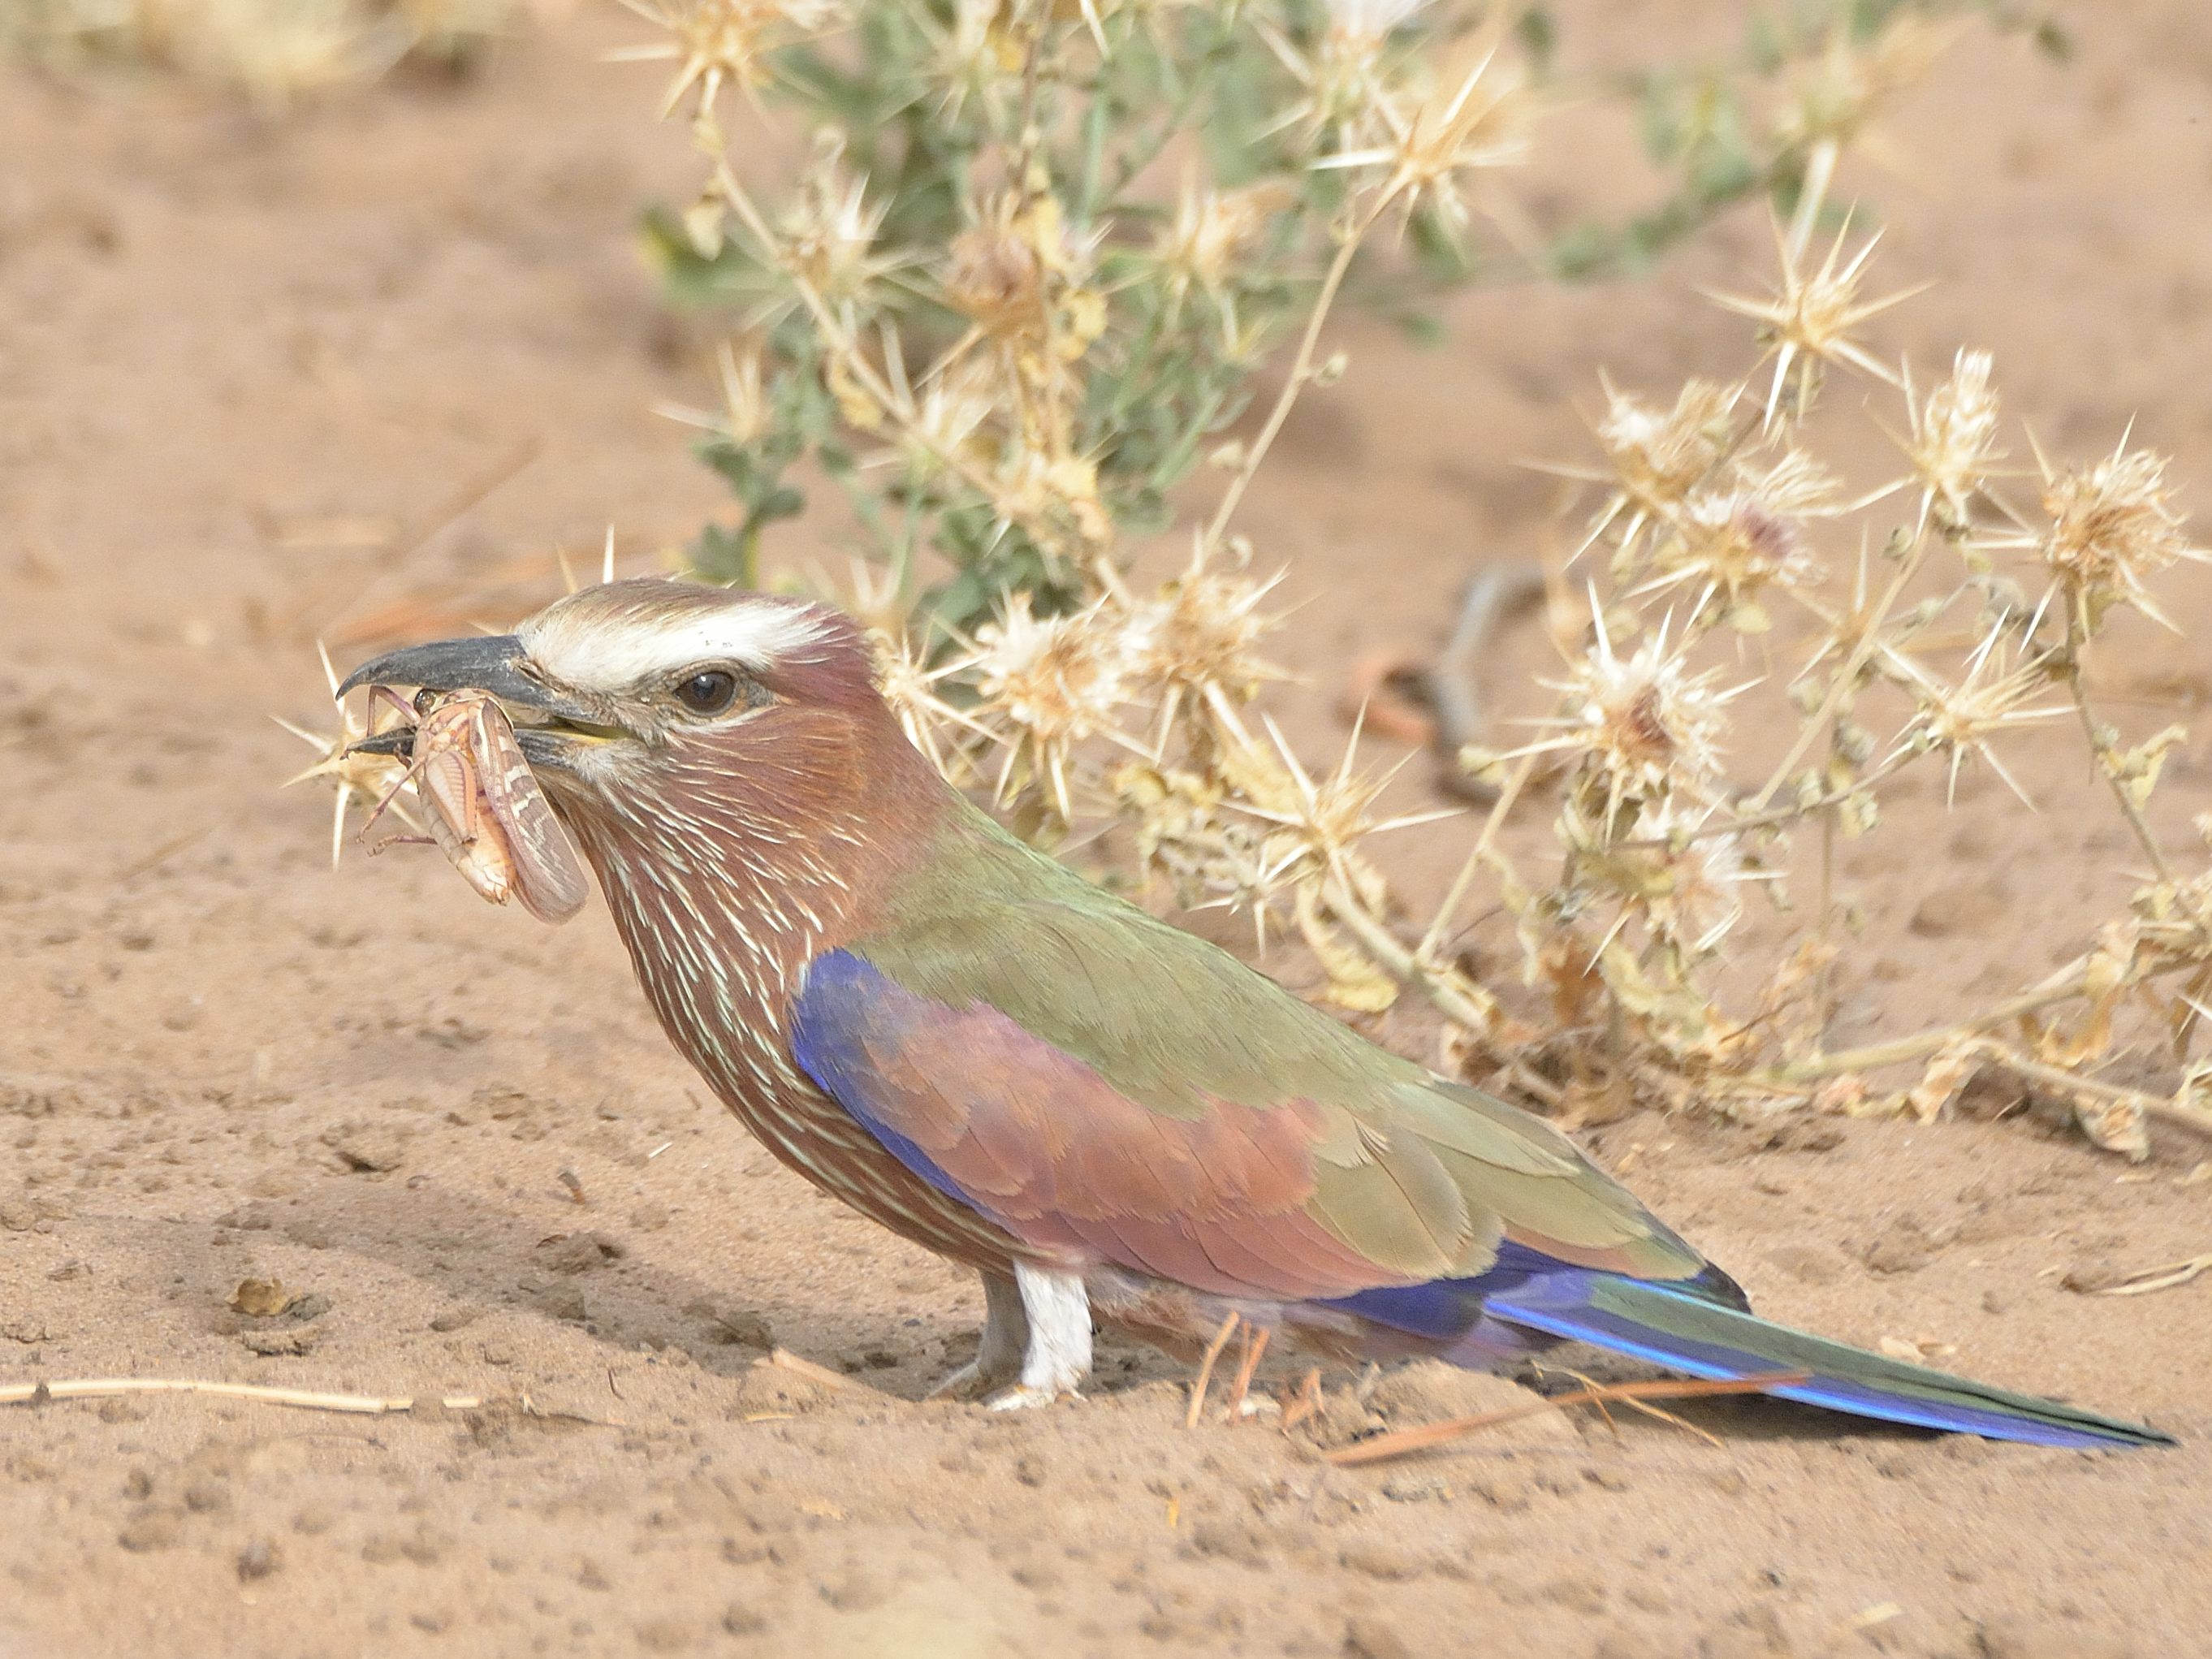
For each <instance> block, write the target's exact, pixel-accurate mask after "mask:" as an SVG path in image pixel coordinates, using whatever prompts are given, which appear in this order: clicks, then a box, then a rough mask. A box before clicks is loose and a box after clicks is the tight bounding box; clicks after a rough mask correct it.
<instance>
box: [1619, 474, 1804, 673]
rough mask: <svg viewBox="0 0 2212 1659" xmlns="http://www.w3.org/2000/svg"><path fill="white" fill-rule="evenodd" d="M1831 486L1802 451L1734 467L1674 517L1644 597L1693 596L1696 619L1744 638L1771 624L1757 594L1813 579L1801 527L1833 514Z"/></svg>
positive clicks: (1686, 504)
mask: <svg viewBox="0 0 2212 1659" xmlns="http://www.w3.org/2000/svg"><path fill="white" fill-rule="evenodd" d="M1835 495H1836V479H1835V476H1834V474H1832V473H1831V472H1830V471H1828V470H1827V469H1826V467H1825V466H1823V465H1820V462H1819V461H1817V460H1815V459H1814V458H1813V457H1812V456H1810V455H1808V454H1807V453H1805V452H1804V451H1802V450H1798V449H1793V450H1790V451H1789V452H1787V453H1784V455H1783V456H1782V458H1781V459H1779V460H1778V461H1776V462H1775V463H1774V464H1773V465H1771V466H1769V467H1765V468H1760V467H1758V466H1754V465H1750V464H1748V463H1739V464H1738V465H1736V467H1735V469H1734V477H1732V478H1731V479H1730V480H1729V482H1728V483H1725V484H1722V485H1716V486H1714V487H1711V488H1707V489H1699V490H1698V491H1696V492H1695V493H1693V494H1692V495H1691V496H1690V498H1689V499H1688V500H1687V501H1685V502H1683V504H1682V506H1681V507H1680V510H1679V511H1678V512H1677V513H1675V514H1674V518H1673V520H1672V523H1671V525H1670V530H1671V532H1672V533H1671V534H1669V535H1668V537H1667V538H1666V539H1665V540H1664V541H1662V543H1661V544H1660V545H1659V548H1658V550H1657V551H1656V554H1655V556H1654V562H1655V564H1656V566H1657V568H1658V573H1659V574H1657V575H1656V577H1655V578H1654V579H1653V580H1652V581H1651V582H1650V583H1649V584H1648V585H1647V586H1646V588H1645V590H1644V591H1646V592H1656V591H1658V590H1660V589H1662V588H1667V587H1671V586H1678V585H1679V586H1685V587H1688V588H1691V589H1692V590H1694V593H1695V603H1694V606H1693V614H1695V615H1696V616H1698V617H1699V618H1701V619H1704V620H1708V621H1712V622H1717V623H1723V624H1725V625H1726V626H1728V627H1730V628H1733V629H1735V630H1736V631H1737V632H1739V633H1743V634H1762V633H1765V631H1766V629H1768V627H1769V626H1771V618H1770V617H1769V616H1768V614H1767V611H1766V608H1765V605H1763V604H1762V603H1761V602H1760V597H1759V596H1760V594H1761V593H1762V592H1764V591H1765V589H1766V588H1767V587H1769V586H1779V587H1784V588H1788V587H1796V586H1803V585H1805V584H1807V583H1809V582H1812V581H1814V580H1818V577H1819V574H1820V567H1819V565H1818V564H1817V562H1815V561H1814V558H1813V556H1812V554H1811V552H1810V550H1808V547H1807V545H1806V541H1805V534H1804V522H1803V521H1804V520H1806V519H1807V518H1809V517H1814V516H1819V515H1821V514H1825V513H1832V512H1833V511H1834V510H1835V508H1834V501H1835Z"/></svg>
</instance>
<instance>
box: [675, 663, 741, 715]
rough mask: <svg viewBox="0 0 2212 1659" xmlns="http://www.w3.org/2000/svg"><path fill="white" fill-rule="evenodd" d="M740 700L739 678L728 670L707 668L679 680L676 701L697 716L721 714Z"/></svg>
mask: <svg viewBox="0 0 2212 1659" xmlns="http://www.w3.org/2000/svg"><path fill="white" fill-rule="evenodd" d="M737 700H738V677H737V676H736V675H735V674H732V673H731V672H730V671H728V670H726V669H722V668H705V669H702V670H701V671H699V672H697V673H696V674H694V675H692V676H691V677H690V678H689V679H685V680H679V681H678V683H677V686H676V701H677V702H680V703H682V704H683V705H684V707H685V708H688V709H690V711H691V712H692V713H693V714H722V713H724V712H725V711H726V710H727V709H728V708H729V707H730V705H731V704H732V703H733V702H736V701H737Z"/></svg>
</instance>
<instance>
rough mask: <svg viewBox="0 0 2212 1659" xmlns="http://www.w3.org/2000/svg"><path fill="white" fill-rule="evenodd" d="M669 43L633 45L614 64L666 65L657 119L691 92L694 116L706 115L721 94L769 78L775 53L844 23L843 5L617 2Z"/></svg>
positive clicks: (770, 0) (840, 0) (820, 1)
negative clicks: (669, 73)
mask: <svg viewBox="0 0 2212 1659" xmlns="http://www.w3.org/2000/svg"><path fill="white" fill-rule="evenodd" d="M622 3H623V5H624V6H626V7H628V8H629V9H630V10H632V11H634V12H635V13H636V14H637V15H639V16H641V17H642V18H645V19H646V20H647V21H649V22H653V23H658V24H659V26H660V27H663V28H665V29H666V30H667V31H668V32H669V33H670V34H671V35H672V36H674V37H675V38H674V39H673V40H667V41H663V42H659V43H656V44H654V45H653V46H635V47H631V48H629V49H627V50H625V51H623V52H617V53H615V54H614V56H615V57H617V58H621V59H625V60H628V61H631V62H649V61H652V60H653V59H666V58H672V59H674V60H675V62H676V66H677V67H676V76H675V78H674V79H673V80H672V81H671V82H669V86H668V93H667V95H666V96H665V98H664V99H663V100H661V106H660V112H661V113H662V114H663V115H669V114H672V113H673V112H675V111H676V109H677V108H678V106H680V105H681V104H682V103H683V102H684V99H685V98H686V97H687V96H688V95H690V94H691V93H692V92H694V91H695V90H696V92H697V94H698V102H697V105H696V112H697V113H698V114H700V115H702V116H711V115H712V114H713V112H714V104H715V100H717V99H719V98H720V96H721V94H722V88H725V87H731V86H734V87H737V88H740V89H745V90H749V89H750V88H753V87H756V86H758V85H759V84H760V83H761V82H763V81H765V80H766V79H767V78H768V73H769V71H768V61H767V60H768V58H769V55H770V54H771V53H773V52H775V50H776V48H777V47H779V46H787V45H789V44H790V43H791V42H793V40H804V39H805V38H807V37H808V36H810V35H816V34H821V33H825V32H826V31H828V30H829V29H832V28H835V27H837V26H838V25H840V24H841V23H842V22H843V21H845V17H846V15H847V12H848V5H847V3H846V0H653V3H647V0H622Z"/></svg>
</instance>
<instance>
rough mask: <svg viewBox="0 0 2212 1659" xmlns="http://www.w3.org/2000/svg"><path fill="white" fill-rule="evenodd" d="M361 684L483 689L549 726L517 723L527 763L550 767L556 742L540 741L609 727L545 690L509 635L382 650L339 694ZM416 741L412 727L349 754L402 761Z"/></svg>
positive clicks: (343, 683)
mask: <svg viewBox="0 0 2212 1659" xmlns="http://www.w3.org/2000/svg"><path fill="white" fill-rule="evenodd" d="M363 685H411V686H414V687H415V688H416V689H417V690H423V691H482V692H485V693H487V694H489V696H495V697H496V698H498V699H499V701H500V702H501V703H502V704H504V705H506V706H507V708H508V709H509V710H510V711H513V712H517V713H521V714H525V715H526V716H530V715H534V716H537V717H538V718H539V719H542V720H544V721H546V722H548V724H546V725H544V726H539V725H538V724H536V723H535V722H533V721H532V720H527V719H526V720H518V721H517V722H516V726H515V738H516V740H517V741H518V742H519V743H520V744H521V745H522V751H523V753H524V755H525V756H526V757H528V758H529V759H530V760H532V762H539V761H544V762H554V761H556V759H557V758H558V747H557V744H556V743H555V742H552V741H540V740H539V739H541V738H544V739H552V738H555V736H556V733H561V732H562V730H563V728H569V729H571V730H574V731H576V734H577V735H581V734H582V733H583V732H591V733H592V734H594V735H602V734H605V732H606V730H607V728H606V727H605V726H603V725H601V724H600V722H601V720H602V718H603V717H602V716H601V715H600V714H599V711H597V710H596V709H593V708H589V707H587V706H586V705H585V704H583V703H581V702H578V701H577V700H576V699H575V698H574V697H573V696H569V695H568V693H567V692H565V691H562V690H559V689H558V688H557V687H555V686H551V685H548V684H546V683H545V682H544V680H542V679H539V678H538V677H537V675H536V674H534V673H533V672H532V671H531V664H530V653H528V652H527V651H526V649H525V648H524V647H523V643H522V641H521V640H520V639H519V638H517V637H516V636H515V635H513V634H489V635H480V636H477V635H472V636H470V637H467V638H464V639H458V640H435V641H432V642H431V643H429V644H428V645H410V646H406V647H403V648H401V649H399V650H398V651H387V652H386V653H384V655H382V656H380V657H372V658H370V659H369V660H368V661H367V662H365V663H363V664H362V665H361V666H360V667H358V668H356V669H355V670H354V671H353V672H352V673H350V674H349V675H347V676H346V677H345V678H343V680H340V681H339V682H338V689H337V695H338V696H341V697H343V696H345V695H346V693H347V692H349V691H351V690H354V689H356V687H358V686H363ZM414 736H415V734H414V729H413V728H412V727H411V726H395V727H393V728H392V729H391V730H389V731H386V732H378V733H376V734H375V735H374V736H373V737H368V738H363V739H362V741H361V742H359V743H357V744H354V745H353V748H352V750H351V752H353V753H355V754H368V755H399V756H402V757H404V756H406V755H407V754H409V753H410V750H411V749H412V747H413V744H414Z"/></svg>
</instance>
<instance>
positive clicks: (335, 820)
mask: <svg viewBox="0 0 2212 1659" xmlns="http://www.w3.org/2000/svg"><path fill="white" fill-rule="evenodd" d="M315 650H316V653H317V654H318V655H319V657H320V658H321V659H322V665H323V678H324V679H325V681H326V682H327V683H328V684H329V685H330V688H331V697H332V699H333V700H334V701H336V702H337V711H338V729H337V731H336V732H332V733H330V734H328V735H325V733H323V732H310V731H308V730H307V728H306V727H305V726H295V725H294V724H293V723H292V722H291V721H289V720H284V719H282V718H281V717H280V718H278V719H277V720H276V724H277V725H279V726H283V728H284V729H285V730H286V731H287V732H290V733H291V734H292V735H293V736H294V737H295V738H299V739H300V741H301V742H302V743H304V744H307V746H308V747H309V748H310V749H313V750H314V751H315V753H316V760H315V763H314V764H313V766H310V767H308V768H307V769H306V770H305V771H302V772H299V773H296V774H295V775H293V776H291V777H289V778H287V779H285V780H284V787H286V788H288V789H289V788H290V787H292V786H293V785H294V784H295V783H305V782H307V781H308V780H309V779H310V778H326V779H328V780H329V781H330V783H331V787H332V788H333V789H334V790H335V791H336V792H337V799H335V800H334V801H333V802H332V804H331V868H332V869H334V870H335V869H336V868H337V864H338V856H339V854H341V853H342V852H343V850H344V848H345V827H346V817H347V814H348V813H349V812H350V811H352V809H353V804H354V803H355V802H356V801H360V802H362V803H363V804H364V805H374V804H375V803H376V802H378V801H380V800H384V799H386V798H387V797H389V796H390V795H391V794H392V790H393V789H394V787H397V786H398V783H399V782H400V781H401V780H402V779H404V777H405V776H406V775H407V763H405V762H404V761H402V760H400V759H398V757H394V756H391V755H356V754H353V753H351V752H349V751H350V750H352V748H353V746H354V744H357V743H359V742H360V741H361V740H362V738H365V737H368V735H369V734H370V732H372V731H373V730H374V726H373V725H372V720H371V718H368V717H364V716H362V715H361V714H357V713H356V712H355V710H354V708H353V706H352V705H351V704H350V703H348V702H344V701H343V700H341V699H339V698H338V696H337V687H338V676H337V670H336V669H335V668H333V667H331V658H330V653H329V652H327V651H325V650H324V649H323V647H322V646H321V645H320V643H318V644H317V645H316V647H315ZM373 708H374V706H373V705H372V711H373ZM391 810H392V811H393V812H394V813H395V814H397V815H398V817H399V818H400V819H401V820H402V821H403V822H404V823H407V824H408V825H410V827H412V828H415V829H418V830H419V829H420V828H421V826H420V825H418V824H416V822H415V819H414V817H413V815H412V814H411V813H410V812H409V811H408V810H407V807H406V805H405V803H404V802H403V801H400V800H397V799H394V800H392V805H391Z"/></svg>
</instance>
